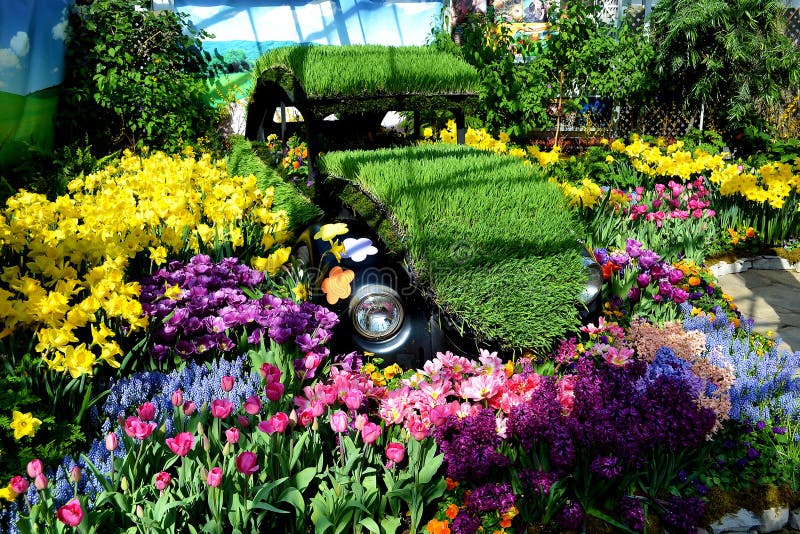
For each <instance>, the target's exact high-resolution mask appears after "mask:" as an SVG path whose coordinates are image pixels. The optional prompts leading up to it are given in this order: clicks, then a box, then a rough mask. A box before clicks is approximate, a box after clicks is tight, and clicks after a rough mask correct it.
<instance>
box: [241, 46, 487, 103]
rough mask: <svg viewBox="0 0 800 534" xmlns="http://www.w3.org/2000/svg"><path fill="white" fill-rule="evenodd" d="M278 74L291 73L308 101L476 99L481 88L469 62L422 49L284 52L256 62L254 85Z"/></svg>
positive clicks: (294, 49)
mask: <svg viewBox="0 0 800 534" xmlns="http://www.w3.org/2000/svg"><path fill="white" fill-rule="evenodd" d="M274 70H278V71H283V72H288V73H290V74H291V75H292V76H293V77H294V78H295V79H296V80H297V81H298V82H299V83H300V86H301V87H302V88H303V90H304V91H305V94H306V96H307V97H308V98H309V99H314V98H323V97H343V96H345V97H346V96H364V95H401V94H462V93H475V92H476V91H477V90H478V87H479V85H480V79H479V77H478V72H477V71H476V70H475V68H473V67H472V66H471V65H469V64H467V63H466V62H465V61H463V60H461V59H459V58H457V57H455V56H453V55H451V54H447V53H445V52H441V51H438V50H435V49H433V48H431V47H420V46H379V45H348V46H324V45H314V46H311V45H302V46H297V45H295V46H286V47H280V48H276V49H273V50H270V51H269V52H267V53H266V54H264V55H263V56H261V57H260V58H259V59H258V60H257V62H256V64H255V67H254V68H253V71H252V75H253V80H255V81H256V82H258V80H260V79H261V78H262V77H263V76H265V75H267V76H269V74H268V73H269V71H274Z"/></svg>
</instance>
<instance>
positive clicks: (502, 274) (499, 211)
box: [323, 145, 585, 349]
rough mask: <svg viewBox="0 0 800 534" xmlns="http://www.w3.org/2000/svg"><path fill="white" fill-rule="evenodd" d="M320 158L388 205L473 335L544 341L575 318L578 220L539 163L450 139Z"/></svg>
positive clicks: (432, 283)
mask: <svg viewBox="0 0 800 534" xmlns="http://www.w3.org/2000/svg"><path fill="white" fill-rule="evenodd" d="M323 166H324V167H325V168H326V170H327V172H328V173H329V174H330V175H331V176H335V177H339V178H343V179H345V180H347V181H350V182H353V183H355V184H356V185H358V186H360V187H362V188H363V189H365V190H366V191H368V192H369V194H370V195H371V196H372V197H374V198H375V199H377V201H378V202H380V203H381V204H382V205H383V206H386V207H387V208H388V209H389V210H390V214H391V216H392V217H394V219H395V222H396V226H397V229H398V230H399V235H400V237H401V238H402V239H403V241H404V243H405V245H406V249H407V251H408V255H409V261H410V262H411V265H412V270H413V271H414V272H415V273H417V275H418V276H419V278H420V279H421V281H422V282H424V283H426V284H428V285H429V287H430V288H431V290H432V293H433V295H432V296H433V298H434V299H435V301H436V302H437V303H438V304H439V305H440V306H442V307H443V308H444V310H445V311H447V312H448V313H450V314H451V316H455V317H456V318H457V319H459V320H461V321H463V323H464V324H465V325H466V326H468V327H470V328H472V329H473V330H474V331H475V332H476V333H477V334H478V335H479V336H480V337H483V338H488V339H492V340H499V341H500V342H501V343H502V344H503V345H504V346H506V347H508V348H513V349H522V348H539V349H544V348H547V347H549V346H550V345H551V344H552V342H553V341H554V340H555V339H556V338H557V337H558V336H560V335H562V334H563V333H564V332H565V331H566V330H569V329H570V328H572V327H574V326H576V324H577V313H576V308H575V304H576V302H577V301H578V295H579V294H580V292H581V290H582V289H583V285H584V280H585V276H584V275H583V273H582V263H581V259H580V254H579V252H580V246H579V245H578V243H577V239H578V234H576V231H577V232H581V230H580V225H579V224H577V222H576V221H575V220H574V219H573V218H572V215H571V214H570V212H569V211H568V210H567V209H566V207H565V204H564V200H563V197H562V195H561V194H560V192H559V191H558V190H557V189H556V187H555V186H554V185H553V184H551V183H549V182H547V180H546V179H545V177H544V175H543V174H541V172H540V171H539V170H538V169H537V168H535V167H533V166H530V165H526V164H525V163H524V162H522V161H521V160H519V159H516V158H512V157H507V156H499V155H495V154H487V153H483V152H478V151H475V150H472V149H468V148H465V147H460V146H452V145H422V146H419V147H413V148H408V149H394V150H381V151H372V152H332V153H330V154H328V155H326V156H325V157H324V158H323ZM487 221H490V222H487ZM581 233H582V232H581Z"/></svg>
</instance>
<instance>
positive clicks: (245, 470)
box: [236, 451, 258, 476]
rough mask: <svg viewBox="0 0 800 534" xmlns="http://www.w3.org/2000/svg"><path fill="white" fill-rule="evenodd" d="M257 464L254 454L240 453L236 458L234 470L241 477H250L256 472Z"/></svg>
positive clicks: (248, 452)
mask: <svg viewBox="0 0 800 534" xmlns="http://www.w3.org/2000/svg"><path fill="white" fill-rule="evenodd" d="M257 462H258V457H257V456H256V453H254V452H250V451H245V452H241V453H239V456H237V457H236V470H237V471H239V472H240V473H242V474H243V475H247V476H249V475H252V474H253V473H255V472H256V471H258V463H257Z"/></svg>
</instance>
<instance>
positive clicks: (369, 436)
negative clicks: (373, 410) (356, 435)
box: [361, 422, 381, 445]
mask: <svg viewBox="0 0 800 534" xmlns="http://www.w3.org/2000/svg"><path fill="white" fill-rule="evenodd" d="M380 436H381V427H379V426H378V425H376V424H375V423H372V422H368V423H364V428H362V429H361V439H363V440H364V443H366V444H367V445H371V444H373V443H375V442H376V441H378V438H379V437H380Z"/></svg>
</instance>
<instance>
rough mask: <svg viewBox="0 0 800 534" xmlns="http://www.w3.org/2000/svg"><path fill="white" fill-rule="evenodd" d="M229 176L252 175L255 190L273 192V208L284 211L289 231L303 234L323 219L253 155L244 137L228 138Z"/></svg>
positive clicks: (293, 189) (319, 211)
mask: <svg viewBox="0 0 800 534" xmlns="http://www.w3.org/2000/svg"><path fill="white" fill-rule="evenodd" d="M227 164H228V172H229V173H230V174H231V175H239V176H249V175H251V174H252V175H254V176H255V177H256V179H257V180H258V186H259V187H260V188H261V189H262V190H263V189H267V188H268V187H273V188H274V189H275V200H274V203H273V206H274V207H275V209H277V210H286V214H287V216H288V217H289V230H290V231H296V230H302V229H303V228H305V227H306V226H308V225H309V224H310V223H311V222H313V221H314V220H316V219H318V218H319V217H320V216H321V215H322V211H321V210H320V209H319V208H318V207H317V206H315V205H314V204H313V203H312V202H311V201H310V200H309V199H308V198H306V197H305V196H303V195H302V194H301V193H300V191H298V190H297V189H296V188H295V187H294V186H293V185H291V184H289V183H287V182H285V181H283V179H281V177H280V176H279V175H278V173H277V172H275V170H274V169H272V168H271V167H268V166H267V165H266V164H265V163H264V162H263V161H261V160H260V159H259V158H258V157H257V156H256V155H255V153H254V152H253V146H252V144H251V143H250V141H248V140H247V139H245V138H243V137H239V136H236V137H233V138H231V146H230V150H229V152H228V158H227Z"/></svg>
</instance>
